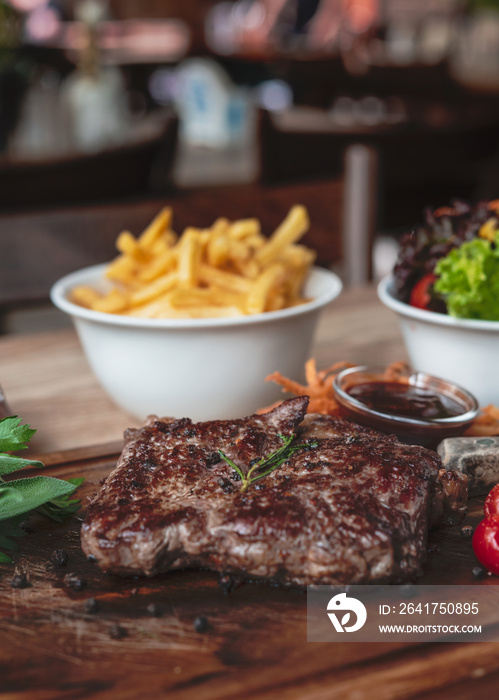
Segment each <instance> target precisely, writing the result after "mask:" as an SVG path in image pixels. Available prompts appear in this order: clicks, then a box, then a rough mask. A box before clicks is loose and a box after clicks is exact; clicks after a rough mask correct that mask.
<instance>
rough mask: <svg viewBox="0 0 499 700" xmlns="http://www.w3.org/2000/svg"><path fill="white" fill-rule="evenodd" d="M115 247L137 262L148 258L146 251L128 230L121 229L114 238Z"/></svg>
mask: <svg viewBox="0 0 499 700" xmlns="http://www.w3.org/2000/svg"><path fill="white" fill-rule="evenodd" d="M116 248H117V249H118V250H119V251H120V253H123V255H127V256H129V257H131V258H134V259H135V260H137V262H144V261H146V260H147V259H148V255H147V252H146V251H145V250H144V249H143V248H141V247H140V246H139V242H138V241H137V240H136V238H135V237H134V236H132V234H131V233H130V231H122V232H121V233H120V235H119V236H118V238H117V240H116Z"/></svg>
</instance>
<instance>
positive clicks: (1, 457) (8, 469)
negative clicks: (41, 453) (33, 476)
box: [0, 454, 43, 476]
mask: <svg viewBox="0 0 499 700" xmlns="http://www.w3.org/2000/svg"><path fill="white" fill-rule="evenodd" d="M24 467H38V468H41V467H43V462H38V461H37V460H34V459H22V457H16V456H15V455H6V454H0V476H2V475H3V474H11V473H12V472H16V471H18V470H19V469H24Z"/></svg>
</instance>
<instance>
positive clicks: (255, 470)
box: [218, 435, 318, 493]
mask: <svg viewBox="0 0 499 700" xmlns="http://www.w3.org/2000/svg"><path fill="white" fill-rule="evenodd" d="M279 437H280V438H281V440H282V441H283V443H284V444H283V445H281V447H279V448H278V449H277V450H275V452H272V453H271V454H270V455H269V456H268V457H262V459H260V460H259V461H258V462H257V463H256V464H254V465H253V466H252V467H250V468H249V469H248V472H247V473H246V474H245V473H244V471H243V470H242V469H241V468H240V467H238V466H237V464H235V462H233V461H232V460H231V459H229V458H228V457H226V456H225V455H224V453H223V452H222V450H218V453H219V455H220V456H221V457H222V459H223V460H224V461H225V462H227V464H228V465H229V466H230V467H232V468H233V469H235V471H236V472H237V473H238V474H239V476H240V477H241V482H242V483H241V489H240V490H241V493H243V492H244V491H246V489H247V488H248V486H250V485H251V484H253V483H254V482H255V481H258V480H259V479H263V477H265V476H268V475H269V474H270V473H271V472H273V471H275V470H276V469H277V468H278V467H280V466H281V465H282V464H284V462H287V461H288V459H289V458H290V457H291V456H292V455H293V454H294V453H295V452H298V451H299V450H304V449H305V450H311V449H313V448H314V447H317V445H318V443H317V442H307V443H304V444H302V445H292V444H291V443H292V442H293V440H294V437H295V436H294V435H288V436H287V437H286V436H285V435H279Z"/></svg>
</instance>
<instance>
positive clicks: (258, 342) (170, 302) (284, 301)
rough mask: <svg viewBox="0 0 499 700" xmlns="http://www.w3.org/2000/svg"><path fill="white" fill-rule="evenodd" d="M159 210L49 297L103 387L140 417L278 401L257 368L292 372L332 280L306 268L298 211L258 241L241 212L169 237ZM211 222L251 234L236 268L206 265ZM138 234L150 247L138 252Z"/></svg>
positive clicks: (215, 229) (214, 230)
mask: <svg viewBox="0 0 499 700" xmlns="http://www.w3.org/2000/svg"><path fill="white" fill-rule="evenodd" d="M305 214H306V212H305ZM170 217H171V213H170V212H168V211H167V210H163V212H160V215H158V217H156V219H155V220H154V221H153V222H152V224H151V225H150V226H149V227H148V229H146V231H144V232H143V234H142V235H141V236H140V237H139V238H137V239H135V238H133V237H131V234H127V235H126V236H125V235H124V234H121V235H120V236H119V237H118V240H117V247H118V249H119V250H120V252H121V255H120V256H119V257H118V258H117V259H116V260H114V261H112V262H111V263H110V264H103V265H97V266H93V267H89V268H85V269H83V270H79V271H77V272H73V273H71V274H69V275H67V276H65V277H64V278H62V279H61V280H59V281H58V282H57V283H56V284H55V285H54V286H53V288H52V291H51V298H52V301H53V303H54V304H55V306H57V307H58V308H59V309H61V310H62V311H63V312H65V313H67V314H69V315H70V316H71V318H72V320H73V322H74V324H75V327H76V330H77V332H78V335H79V338H80V341H81V343H82V346H83V349H84V352H85V354H86V357H87V359H88V362H89V364H90V366H91V368H92V369H93V371H94V373H95V375H96V376H97V378H98V379H99V381H100V382H101V384H102V386H103V387H104V389H105V390H106V391H107V392H108V394H109V395H110V396H111V397H112V398H113V399H114V400H115V402H116V403H117V404H118V405H119V406H121V407H122V408H124V409H125V410H127V411H128V412H129V413H131V414H133V415H135V416H136V417H137V418H139V419H140V420H143V419H144V418H146V417H147V416H148V415H151V414H155V415H159V416H174V417H177V418H181V417H184V416H188V417H190V418H192V419H194V420H209V419H215V418H237V417H242V416H245V415H248V414H250V413H253V412H254V411H255V410H257V409H258V408H260V407H262V406H265V405H267V404H269V403H271V402H272V401H274V400H276V399H277V398H278V395H279V394H278V389H277V388H276V387H275V386H274V385H272V384H270V383H266V382H265V379H266V377H267V376H268V375H269V374H271V373H272V372H274V371H275V370H277V369H279V370H280V371H281V372H282V373H283V374H286V375H287V376H291V377H297V378H300V377H301V374H302V371H303V369H302V368H303V365H304V363H305V361H306V360H307V358H308V356H309V352H310V348H311V344H312V340H313V335H314V331H315V327H316V324H317V321H318V319H319V316H320V313H321V311H322V310H323V308H324V307H325V306H326V305H327V304H329V303H330V302H331V301H333V300H334V299H335V298H336V297H337V296H338V295H339V294H340V292H341V289H342V284H341V281H340V279H339V278H338V277H337V275H335V274H334V273H332V272H330V271H329V270H325V269H321V268H318V267H313V266H312V260H313V253H312V251H309V250H308V249H307V248H305V247H304V246H300V245H297V244H296V240H297V239H298V238H299V236H300V235H301V234H302V233H303V232H304V229H305V228H306V226H305V225H304V218H303V211H301V210H296V209H295V210H294V212H293V210H292V212H290V215H289V216H288V217H287V219H286V220H285V221H284V222H283V224H282V225H281V227H279V229H278V230H277V231H276V232H274V234H273V235H272V236H270V238H266V237H263V238H262V237H261V236H260V234H258V233H257V228H258V227H257V225H256V223H255V221H256V220H252V219H251V220H250V219H247V220H243V221H239V222H226V221H225V220H218V221H217V222H215V224H213V226H212V227H211V228H210V229H203V230H197V229H196V230H195V229H186V230H185V231H184V233H183V234H182V236H180V238H179V239H178V240H177V238H176V237H175V236H174V234H173V233H172V231H171V230H170V226H169V223H170V222H169V219H170ZM305 218H306V217H305ZM158 220H159V222H160V224H161V227H159V225H158ZM165 221H166V225H165ZM283 227H284V228H283ZM158 228H161V236H160V235H159V234H158ZM222 229H226V233H227V232H230V234H231V235H230V238H231V239H232V240H235V241H237V242H242V243H243V244H244V240H245V239H250V240H252V244H253V245H254V250H252V254H251V255H248V254H247V252H246V253H244V245H242V246H234V252H233V255H239V256H240V257H239V263H240V267H241V271H240V272H239V271H237V269H236V263H234V262H233V261H232V260H229V261H228V262H227V260H226V261H225V263H223V264H215V263H216V262H217V257H216V256H217V254H218V256H219V258H218V262H220V260H223V256H224V255H227V250H228V247H227V241H225V243H224V240H223V239H224V237H223V236H222V235H219V234H220V231H221V230H222ZM245 231H246V234H245ZM233 232H235V235H234V233H233ZM170 234H172V235H170ZM227 235H228V234H227ZM226 237H227V236H226ZM165 239H166V245H163V244H162V245H158V241H160V240H161V241H164V240H165ZM168 239H171V240H168ZM213 239H215V240H216V241H217V243H216V246H214V248H215V250H214V251H212V254H211V260H210V251H209V245H210V243H211V242H212V241H213ZM143 241H145V242H146V243H147V244H148V245H149V244H150V243H151V242H152V243H153V244H155V245H156V250H155V251H152V252H151V253H149V251H148V250H147V249H146V247H145V245H144V246H143V245H141V243H142V242H143ZM229 243H230V241H229ZM246 247H248V246H246ZM229 248H230V245H229ZM224 250H225V253H224V252H223V251H224ZM258 251H262V252H261V253H260V254H259V255H257V253H258ZM161 256H163V257H161ZM169 256H170V257H172V256H173V258H174V264H172V262H171V260H170V262H169V263H168V262H167V259H168V258H169ZM160 260H161V262H158V261H160ZM252 263H255V265H252ZM245 266H246V267H245ZM160 268H161V269H162V272H161V274H160V275H157V274H156V271H157V270H158V269H160ZM110 273H111V274H110ZM159 290H162V291H159ZM151 295H152V296H151ZM160 311H161V314H162V315H161V316H160V315H158V314H159V312H160Z"/></svg>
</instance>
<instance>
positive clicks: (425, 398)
mask: <svg viewBox="0 0 499 700" xmlns="http://www.w3.org/2000/svg"><path fill="white" fill-rule="evenodd" d="M347 391H348V394H349V395H350V396H352V397H353V398H355V399H357V400H358V401H360V402H361V403H363V404H364V405H365V406H368V407H369V408H370V409H372V410H373V411H378V413H384V414H387V415H392V416H404V417H406V418H423V419H426V420H435V419H441V418H452V417H453V416H459V415H461V414H463V413H464V412H465V410H464V408H463V406H461V404H460V403H458V402H457V401H455V400H454V399H452V398H450V397H449V396H445V395H444V394H437V393H435V392H433V391H429V390H428V389H422V388H420V387H417V386H413V385H412V384H404V383H402V382H380V381H374V382H365V383H362V384H356V385H355V386H352V387H350V388H349V389H348V390H347Z"/></svg>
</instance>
